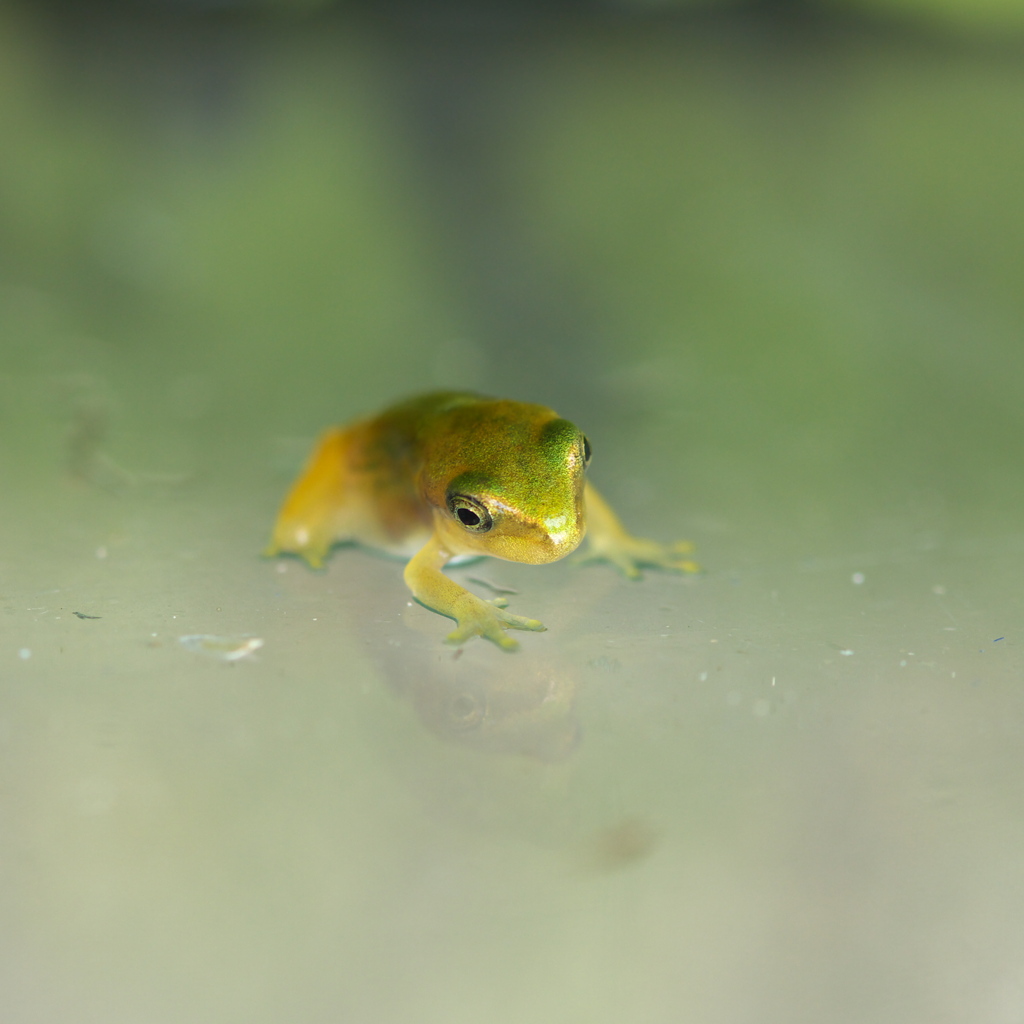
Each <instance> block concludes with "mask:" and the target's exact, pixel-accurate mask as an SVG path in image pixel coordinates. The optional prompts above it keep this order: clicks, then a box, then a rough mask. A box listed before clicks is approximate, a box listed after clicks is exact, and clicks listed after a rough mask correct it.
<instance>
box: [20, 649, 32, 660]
mask: <svg viewBox="0 0 1024 1024" xmlns="http://www.w3.org/2000/svg"><path fill="white" fill-rule="evenodd" d="M18 657H19V658H21V660H22V661H28V659H29V658H31V657H32V650H31V648H29V647H22V648H21V649H20V650H19V651H18Z"/></svg>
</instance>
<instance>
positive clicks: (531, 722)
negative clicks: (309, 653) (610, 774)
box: [380, 643, 580, 761]
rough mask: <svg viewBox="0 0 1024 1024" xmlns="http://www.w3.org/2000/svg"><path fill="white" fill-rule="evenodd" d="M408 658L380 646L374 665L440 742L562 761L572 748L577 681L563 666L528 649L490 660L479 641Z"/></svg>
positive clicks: (405, 653) (402, 652) (401, 651)
mask: <svg viewBox="0 0 1024 1024" xmlns="http://www.w3.org/2000/svg"><path fill="white" fill-rule="evenodd" d="M409 657H410V655H409V652H408V651H406V650H405V649H403V648H401V647H396V646H384V647H383V648H382V649H381V657H380V664H381V667H382V668H383V670H384V672H385V676H386V678H387V682H388V685H389V686H390V687H391V688H392V689H393V690H394V691H395V692H396V693H398V694H400V695H401V696H402V697H403V698H405V699H406V700H408V701H409V702H410V703H411V704H412V705H413V707H414V708H415V709H416V713H417V715H418V716H419V719H420V721H421V722H422V723H423V725H424V726H426V728H427V729H428V730H429V731H430V732H432V733H433V734H434V735H435V736H438V737H439V738H440V739H443V740H445V741H446V742H448V743H456V744H460V745H463V746H469V747H475V748H477V749H479V750H486V751H490V752H492V753H497V754H522V755H525V756H527V757H534V758H537V759H539V760H541V761H560V760H562V759H564V758H566V757H568V756H569V755H570V754H571V753H572V752H573V750H575V748H576V745H577V743H578V741H579V734H580V729H579V722H578V720H577V716H576V694H577V691H578V688H579V679H578V675H577V673H575V672H574V671H573V670H572V669H571V668H570V667H569V666H567V665H563V664H559V663H558V661H557V660H555V659H552V658H550V657H545V656H544V655H541V654H537V653H535V652H532V651H518V652H516V654H515V655H514V656H513V657H511V658H507V657H506V658H500V657H496V656H495V652H494V651H492V650H490V649H489V647H488V646H487V645H484V644H482V643H479V644H472V645H469V646H467V647H466V648H461V649H460V650H458V651H455V652H451V651H448V650H443V649H442V650H441V651H440V652H439V653H437V654H434V653H431V654H428V655H426V656H424V658H423V661H422V663H421V664H420V665H419V666H418V668H417V669H416V670H412V668H411V666H410V664H409Z"/></svg>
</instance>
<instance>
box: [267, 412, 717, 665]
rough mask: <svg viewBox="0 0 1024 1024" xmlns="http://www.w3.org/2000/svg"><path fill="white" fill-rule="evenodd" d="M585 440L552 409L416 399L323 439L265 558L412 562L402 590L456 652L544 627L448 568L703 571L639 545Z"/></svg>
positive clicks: (505, 643)
mask: <svg viewBox="0 0 1024 1024" xmlns="http://www.w3.org/2000/svg"><path fill="white" fill-rule="evenodd" d="M589 462H590V442H589V441H588V440H587V439H586V437H584V435H583V434H582V433H581V432H580V430H579V429H578V428H577V427H576V426H574V425H573V424H572V423H570V422H569V421H568V420H565V419H562V418H561V417H560V416H559V415H558V414H557V413H555V412H554V411H552V410H551V409H547V408H545V407H544V406H540V405H529V404H527V403H524V402H513V401H507V400H503V399H496V398H487V397H484V396H482V395H476V394H469V393H464V392H438V393H433V394H427V395H421V396H419V397H416V398H412V399H410V400H408V401H405V402H401V403H400V404H398V405H395V406H392V407H391V408H389V409H386V410H384V412H382V413H380V414H379V415H377V416H372V417H369V418H367V419H362V420H357V421H356V422H354V423H350V424H348V425H347V426H343V427H335V428H333V429H331V430H328V431H327V432H326V433H325V434H323V436H322V437H321V438H320V440H319V442H318V443H317V445H316V447H315V448H314V450H313V453H312V455H311V456H310V458H309V461H308V462H307V464H306V466H305V468H304V469H303V471H302V473H301V474H300V476H299V478H298V480H297V481H296V482H295V484H294V485H293V486H292V489H291V491H290V492H289V494H288V496H287V497H286V498H285V501H284V504H283V505H282V507H281V510H280V512H279V514H278V517H277V522H276V523H275V525H274V530H273V537H272V539H271V542H270V546H269V547H268V549H267V551H266V554H267V555H268V556H273V555H278V554H296V555H300V556H301V557H302V558H304V559H305V560H306V561H307V562H308V563H309V564H310V565H311V566H313V567H314V568H319V567H320V566H321V565H323V561H324V558H325V556H326V555H327V553H328V551H329V550H330V549H331V547H332V546H333V545H334V544H336V543H340V542H344V541H349V542H355V543H359V544H363V545H367V546H369V547H373V548H379V549H382V550H384V551H386V552H390V553H392V554H396V555H400V556H403V557H406V558H408V559H409V561H408V564H407V565H406V568H405V582H406V584H407V585H408V587H409V589H410V590H411V591H412V593H413V596H414V597H415V598H416V600H417V601H419V602H420V603H421V604H423V605H426V606H427V607H428V608H432V609H433V610H434V611H436V612H440V613H441V614H442V615H447V616H448V617H449V618H452V619H454V620H455V623H456V628H455V630H454V632H452V633H451V634H449V636H448V638H447V642H448V643H450V644H456V645H458V644H462V643H463V642H465V641H466V640H469V639H470V638H471V637H474V636H481V637H484V638H485V639H487V640H491V641H493V642H494V643H496V644H497V645H498V646H499V647H501V648H503V649H504V650H506V651H513V650H515V649H516V648H517V647H518V646H519V645H518V643H517V642H516V641H515V640H513V639H512V637H510V636H509V635H508V634H507V632H506V630H509V629H526V630H537V631H539V630H544V629H545V628H546V627H545V626H544V625H543V624H542V623H540V622H538V621H537V620H536V619H529V618H525V617H523V616H521V615H513V614H512V613H511V612H507V611H505V605H506V604H507V601H506V600H505V599H504V598H502V597H498V598H494V599H492V600H489V601H488V600H484V599H483V598H480V597H477V596H476V595H475V594H472V593H470V592H469V591H468V590H466V589H465V588H464V587H461V586H459V584H458V583H456V582H455V581H454V580H452V579H450V578H449V577H448V576H446V575H445V574H444V573H443V572H442V571H441V570H442V568H443V567H444V566H445V565H446V564H447V563H449V562H452V561H453V560H464V559H468V558H476V557H479V556H481V555H491V556H492V557H494V558H503V559H506V560H508V561H511V562H528V563H530V564H533V565H539V564H541V563H544V562H554V561H556V560H557V559H559V558H562V557H564V556H565V555H568V554H569V553H570V552H572V551H574V550H575V549H576V548H577V546H578V545H579V544H580V542H581V541H582V540H583V537H584V535H585V534H586V535H587V542H588V554H587V556H586V557H585V558H583V559H582V561H591V560H601V561H608V562H611V563H612V564H613V565H615V566H617V567H618V568H619V569H620V570H621V571H622V572H623V573H624V574H625V575H626V576H628V577H631V578H637V577H639V576H640V566H655V567H657V568H663V569H676V570H680V571H683V572H695V571H697V566H696V565H695V564H694V563H693V562H691V561H689V560H688V559H687V558H686V555H687V554H688V553H689V552H690V551H691V550H692V547H691V545H690V544H687V543H677V544H672V545H662V544H658V543H656V542H655V541H651V540H641V539H639V538H637V537H633V536H631V535H630V534H629V533H627V532H626V530H625V528H624V527H623V526H622V524H621V523H620V522H619V519H618V517H617V516H616V515H615V513H614V512H613V511H612V510H611V508H609V506H608V505H607V504H606V503H605V501H604V499H603V498H601V497H600V495H599V494H598V493H597V491H595V490H594V488H593V486H592V485H591V484H590V483H589V481H587V479H586V476H585V470H586V467H587V464H588V463H589Z"/></svg>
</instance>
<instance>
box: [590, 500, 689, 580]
mask: <svg viewBox="0 0 1024 1024" xmlns="http://www.w3.org/2000/svg"><path fill="white" fill-rule="evenodd" d="M583 504H584V506H585V508H586V513H587V548H588V550H587V552H586V553H585V554H583V555H581V556H579V557H578V559H577V561H578V562H611V564H612V565H614V566H615V567H616V568H617V569H618V570H619V571H620V572H621V573H622V574H623V575H624V576H628V577H629V578H630V579H639V578H640V576H641V572H640V567H641V566H645V565H647V566H653V567H654V568H656V569H675V570H677V571H679V572H700V566H698V565H697V563H696V562H694V561H692V560H691V559H689V558H686V557H685V556H686V555H688V554H690V553H691V552H692V551H693V545H692V544H691V543H689V541H678V542H677V543H675V544H659V543H658V542H657V541H653V540H644V539H643V538H642V537H634V536H633V535H632V534H630V533H629V532H628V531H627V530H626V528H625V527H624V526H623V525H622V523H621V521H620V520H619V517H618V516H617V515H616V514H615V513H614V512H613V511H612V510H611V507H610V506H609V504H608V503H607V502H606V501H605V500H604V498H602V497H601V495H600V494H598V493H597V491H596V490H595V489H594V488H593V486H592V485H591V484H590V483H589V481H588V482H587V484H586V486H585V487H584V490H583Z"/></svg>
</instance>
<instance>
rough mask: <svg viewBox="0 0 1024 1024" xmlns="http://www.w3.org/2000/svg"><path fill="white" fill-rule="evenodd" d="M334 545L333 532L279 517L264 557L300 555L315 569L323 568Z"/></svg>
mask: <svg viewBox="0 0 1024 1024" xmlns="http://www.w3.org/2000/svg"><path fill="white" fill-rule="evenodd" d="M333 546H334V536H333V533H331V532H328V531H327V530H313V529H310V528H309V527H308V526H306V525H305V524H303V523H296V522H293V521H288V520H285V519H284V518H283V517H281V518H279V519H278V521H277V523H276V524H275V526H274V535H273V537H272V538H271V540H270V544H269V545H267V547H266V548H265V549H264V551H263V557H264V558H273V557H274V556H275V555H298V556H299V557H300V558H303V559H305V561H306V562H307V563H308V564H309V565H310V566H311V567H312V568H314V569H322V568H323V565H324V559H325V558H326V557H327V553H328V552H329V551H330V550H331V548H332V547H333Z"/></svg>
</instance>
